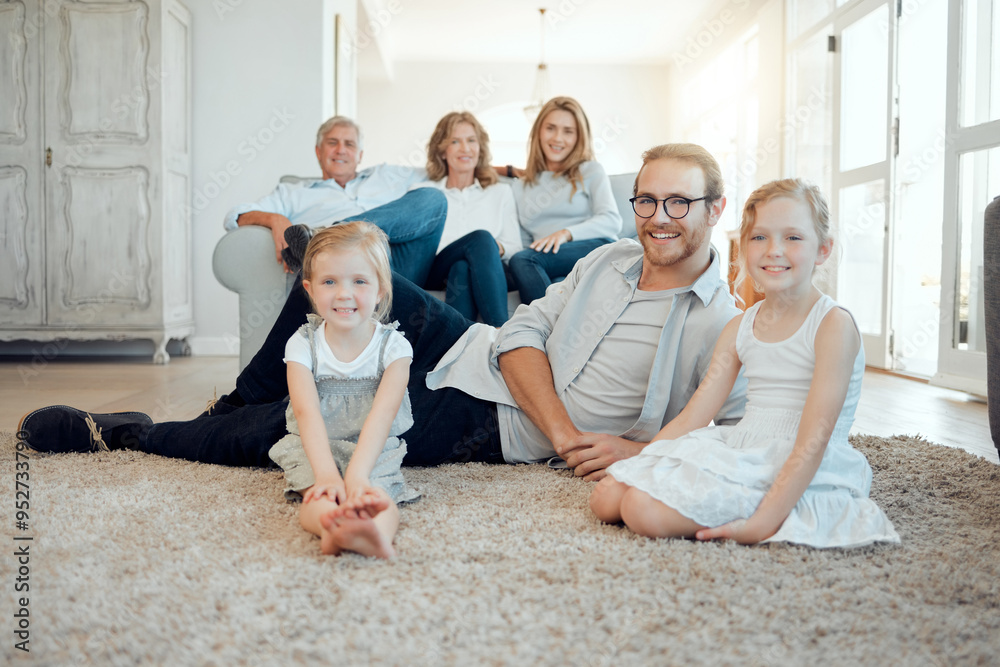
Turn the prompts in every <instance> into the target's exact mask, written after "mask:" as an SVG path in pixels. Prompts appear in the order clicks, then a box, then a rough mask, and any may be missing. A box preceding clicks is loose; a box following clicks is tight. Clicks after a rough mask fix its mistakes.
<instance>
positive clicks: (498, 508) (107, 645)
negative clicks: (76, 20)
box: [0, 431, 1000, 666]
mask: <svg viewBox="0 0 1000 667" xmlns="http://www.w3.org/2000/svg"><path fill="white" fill-rule="evenodd" d="M853 441H854V444H855V446H856V447H857V448H858V449H859V450H861V451H862V452H864V453H865V454H866V455H867V456H868V458H869V460H870V461H871V464H872V467H873V469H874V471H875V481H874V489H873V493H872V495H873V497H874V498H875V499H876V500H877V501H878V502H879V504H880V505H881V506H882V507H883V508H884V509H885V511H886V512H887V513H888V515H889V517H890V518H891V519H892V520H893V522H894V523H895V525H896V528H897V530H898V531H899V533H900V535H901V536H902V538H903V543H902V545H899V546H885V545H883V546H873V547H868V548H863V549H857V550H852V551H841V550H830V551H819V550H813V549H808V548H803V547H794V546H786V545H773V546H764V547H751V548H747V547H741V546H738V545H735V544H732V543H693V542H686V541H654V540H648V539H643V538H639V537H636V536H634V535H632V534H630V533H629V532H627V531H625V530H623V529H622V528H619V527H615V526H606V525H601V524H600V523H598V522H597V520H596V519H594V517H593V516H592V515H591V514H590V512H589V510H588V509H587V506H586V502H587V497H588V494H589V492H590V489H591V488H592V487H591V484H589V483H587V482H583V481H581V480H578V479H575V478H574V477H572V476H571V475H570V474H569V473H566V472H557V471H553V470H549V469H548V468H546V467H543V466H487V465H481V464H469V465H450V466H444V467H441V468H428V469H411V470H409V477H410V479H411V480H412V482H413V483H414V485H415V486H417V487H418V488H419V489H420V490H421V491H422V492H423V494H424V498H423V499H422V500H420V501H419V502H417V503H416V504H413V505H410V506H408V507H406V508H405V509H404V510H403V511H402V525H401V528H400V532H399V537H398V539H397V542H396V546H397V549H398V552H399V556H398V558H397V559H396V560H395V561H394V562H391V563H385V562H378V561H375V560H370V559H365V558H362V557H360V556H355V555H348V556H344V557H340V558H334V557H324V556H321V555H320V554H319V543H318V540H317V539H315V538H313V537H311V536H310V535H308V534H306V533H305V532H303V531H302V530H301V529H300V528H299V526H298V523H297V506H295V505H290V504H287V503H285V502H284V500H283V499H282V497H281V488H282V476H281V474H280V473H278V472H275V471H270V470H258V469H235V468H225V467H220V466H212V465H204V464H197V463H188V462H184V461H176V460H168V459H163V458H158V457H155V456H148V455H145V454H141V453H136V452H111V453H104V454H95V455H85V454H65V455H49V456H46V455H42V454H37V453H31V458H30V460H29V466H30V470H29V473H30V477H29V479H28V483H29V485H30V510H29V511H28V530H26V531H19V530H16V529H15V526H16V523H15V510H14V507H15V505H14V503H15V461H14V459H15V453H14V437H13V434H12V433H11V432H10V431H7V432H4V433H2V434H0V454H2V459H3V461H5V463H4V465H3V470H4V471H5V472H4V474H5V475H6V476H7V478H6V481H4V483H3V488H4V506H5V508H6V510H5V511H4V519H3V520H4V525H5V526H6V527H7V529H6V530H5V533H7V535H8V537H7V543H6V546H5V547H4V551H5V556H4V557H3V558H2V560H0V563H2V572H0V584H2V586H3V588H4V590H5V591H6V592H5V594H4V596H3V605H4V606H3V609H2V613H0V616H2V619H3V621H2V622H0V625H2V626H3V632H2V636H3V637H4V640H3V651H2V656H3V658H2V662H3V663H4V664H15V665H17V664H33V665H101V666H103V665H135V664H142V665H171V666H173V665H219V666H223V665H226V666H228V665H276V664H313V663H315V664H320V663H328V664H340V665H361V664H378V665H565V664H572V665H592V666H598V665H662V664H689V663H703V664H713V665H714V664H740V665H745V664H749V665H782V664H819V665H822V664H850V663H856V664H872V665H874V664H885V663H887V662H890V663H895V664H906V665H920V664H929V665H951V664H986V663H992V664H996V663H997V661H998V660H1000V657H998V656H1000V650H998V649H1000V466H997V465H994V464H992V463H989V462H986V461H984V460H981V459H977V458H975V457H973V456H971V455H969V454H966V453H964V452H962V451H958V450H953V449H948V448H945V447H941V446H938V445H934V444H930V443H927V442H925V441H922V440H919V439H911V438H894V439H881V438H874V437H858V438H854V439H853ZM22 470H23V466H22ZM22 479H23V477H22ZM25 536H30V537H33V538H34V539H33V540H32V541H26V540H21V541H14V540H13V538H14V537H25ZM26 544H27V545H30V558H29V559H27V560H28V564H27V566H26V567H27V568H28V570H29V571H30V572H29V574H28V582H29V583H30V591H29V592H27V593H23V592H22V593H14V592H13V589H14V586H15V583H16V581H17V579H18V577H19V576H20V575H19V574H18V572H19V568H20V567H21V565H20V564H19V563H18V562H17V561H18V558H17V557H13V556H12V555H11V554H12V553H13V552H14V551H15V550H16V549H17V548H18V547H22V546H23V545H26ZM21 572H22V573H23V570H22V571H21ZM21 596H24V597H27V598H28V600H27V603H28V605H27V607H26V608H27V609H28V613H29V614H30V621H29V622H28V629H27V630H26V631H25V632H27V633H28V637H29V642H30V643H29V644H27V645H26V646H27V647H28V648H30V653H24V652H23V651H20V650H18V649H17V648H15V644H16V643H17V642H18V641H20V640H19V638H18V637H17V635H16V634H14V633H13V631H14V630H17V629H18V619H17V618H15V616H14V614H15V613H18V611H19V609H21V607H20V605H19V603H18V598H19V597H21ZM12 605H13V608H12Z"/></svg>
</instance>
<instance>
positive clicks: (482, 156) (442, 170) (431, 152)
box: [427, 111, 499, 188]
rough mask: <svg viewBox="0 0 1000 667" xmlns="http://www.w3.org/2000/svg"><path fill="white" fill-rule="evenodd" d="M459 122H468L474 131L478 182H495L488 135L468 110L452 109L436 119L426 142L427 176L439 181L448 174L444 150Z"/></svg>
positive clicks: (486, 183)
mask: <svg viewBox="0 0 1000 667" xmlns="http://www.w3.org/2000/svg"><path fill="white" fill-rule="evenodd" d="M459 123H468V124H469V125H471V126H472V131H473V132H475V133H476V141H478V142H479V161H478V162H476V171H475V176H476V180H477V181H479V184H480V185H481V186H483V187H484V188H486V187H489V186H491V185H493V184H494V183H496V182H497V180H499V179H498V177H497V173H496V171H494V169H493V167H491V166H490V162H492V161H493V156H492V155H490V135H489V134H488V133H487V132H486V129H485V128H484V127H483V126H482V125H480V124H479V121H478V120H476V117H475V116H473V115H472V114H471V113H469V112H468V111H452V112H451V113H449V114H445V116H444V118H442V119H441V120H439V121H438V124H437V127H435V128H434V133H433V134H431V139H430V141H428V142H427V177H428V179H429V180H432V181H440V180H441V179H442V178H444V177H445V176H447V175H448V162H447V161H446V160H445V158H444V151H445V149H446V148H447V147H448V141H449V140H450V139H451V135H452V133H453V132H454V131H455V127H456V126H457V125H458V124H459Z"/></svg>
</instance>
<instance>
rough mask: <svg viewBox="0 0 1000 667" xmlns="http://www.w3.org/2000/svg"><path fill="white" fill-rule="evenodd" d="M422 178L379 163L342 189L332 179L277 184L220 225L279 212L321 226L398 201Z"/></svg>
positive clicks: (234, 225)
mask: <svg viewBox="0 0 1000 667" xmlns="http://www.w3.org/2000/svg"><path fill="white" fill-rule="evenodd" d="M426 179H427V172H426V171H425V170H424V169H420V168H416V167H404V166H399V165H390V164H379V165H376V166H374V167H368V168H367V169H364V170H362V171H359V172H358V174H357V176H355V177H354V178H353V179H352V180H350V181H348V182H347V185H346V186H344V187H341V186H340V184H338V183H337V181H335V180H333V179H332V178H328V179H325V180H324V179H321V178H320V179H310V180H305V181H301V182H299V183H279V184H278V187H277V188H275V189H274V191H273V192H271V194H269V195H267V196H266V197H264V198H263V199H260V200H258V201H256V202H253V203H248V204H240V205H239V206H236V207H234V208H233V209H232V210H230V211H229V213H227V214H226V218H225V221H224V223H223V224H224V226H225V228H226V230H227V231H232V230H234V229H236V228H237V227H239V223H238V222H237V220H236V219H237V218H239V217H240V216H241V215H243V214H244V213H247V212H249V211H263V212H265V213H280V214H281V215H283V216H285V217H286V218H288V219H289V220H290V221H291V223H292V224H293V225H308V226H309V227H325V226H327V225H330V224H332V223H334V222H337V221H339V220H343V219H345V218H349V217H351V216H354V215H360V214H361V213H364V212H365V211H370V210H371V209H373V208H375V207H377V206H382V205H383V204H388V203H389V202H391V201H394V200H396V199H399V198H400V197H402V196H403V195H404V194H406V192H407V191H408V190H409V189H410V186H411V185H413V184H414V183H419V182H420V181H424V180H426Z"/></svg>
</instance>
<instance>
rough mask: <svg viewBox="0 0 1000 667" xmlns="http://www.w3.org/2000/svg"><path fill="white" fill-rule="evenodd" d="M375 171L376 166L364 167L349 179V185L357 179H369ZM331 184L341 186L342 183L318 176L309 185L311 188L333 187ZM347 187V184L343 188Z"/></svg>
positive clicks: (359, 180) (358, 180)
mask: <svg viewBox="0 0 1000 667" xmlns="http://www.w3.org/2000/svg"><path fill="white" fill-rule="evenodd" d="M373 171H375V167H368V168H367V169H362V170H361V171H359V172H357V174H355V175H354V178H352V179H351V180H349V181H347V185H350V184H351V183H354V182H356V181H357V182H361V181H364V180H367V179H368V178H369V177H370V176H371V175H372V172H373ZM331 184H333V185H335V186H337V187H338V188H340V187H341V186H340V184H339V183H337V181H335V180H333V179H332V178H317V179H316V180H314V181H313V182H312V183H310V184H309V187H310V188H315V187H317V186H322V187H331ZM346 187H347V186H344V187H343V188H341V189H345V188H346Z"/></svg>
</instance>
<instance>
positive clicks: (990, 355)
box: [983, 197, 1000, 451]
mask: <svg viewBox="0 0 1000 667" xmlns="http://www.w3.org/2000/svg"><path fill="white" fill-rule="evenodd" d="M985 218H986V219H985V221H984V225H983V264H984V265H985V269H984V274H985V281H984V282H985V295H984V296H985V300H986V393H987V399H986V400H987V403H988V404H989V415H990V434H991V435H992V436H993V445H994V446H995V447H996V448H997V450H998V451H1000V197H997V198H996V199H994V200H993V201H992V202H991V203H990V204H989V205H987V207H986V216H985Z"/></svg>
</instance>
